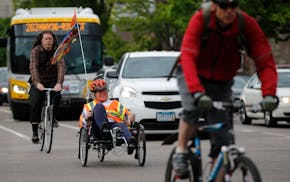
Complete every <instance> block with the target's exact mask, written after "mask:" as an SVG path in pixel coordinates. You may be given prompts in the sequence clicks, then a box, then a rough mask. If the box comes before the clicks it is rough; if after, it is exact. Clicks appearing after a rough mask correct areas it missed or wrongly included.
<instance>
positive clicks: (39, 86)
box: [36, 83, 44, 91]
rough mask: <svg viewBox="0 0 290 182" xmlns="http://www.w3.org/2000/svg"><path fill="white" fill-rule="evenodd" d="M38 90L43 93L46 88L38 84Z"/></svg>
mask: <svg viewBox="0 0 290 182" xmlns="http://www.w3.org/2000/svg"><path fill="white" fill-rule="evenodd" d="M36 88H37V89H38V90H40V91H43V90H44V86H43V85H42V84H41V83H37V84H36Z"/></svg>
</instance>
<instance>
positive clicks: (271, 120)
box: [264, 112, 277, 127]
mask: <svg viewBox="0 0 290 182" xmlns="http://www.w3.org/2000/svg"><path fill="white" fill-rule="evenodd" d="M264 120H265V125H266V126H267V127H272V126H276V125H277V121H275V120H274V118H273V116H272V113H271V112H265V113H264Z"/></svg>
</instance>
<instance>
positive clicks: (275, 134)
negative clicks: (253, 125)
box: [238, 129, 290, 139]
mask: <svg viewBox="0 0 290 182" xmlns="http://www.w3.org/2000/svg"><path fill="white" fill-rule="evenodd" d="M238 131H240V132H245V133H253V132H255V133H258V132H257V131H255V130H246V129H241V130H238ZM259 133H262V134H263V135H269V136H274V137H281V138H286V139H290V135H287V134H281V133H273V132H259Z"/></svg>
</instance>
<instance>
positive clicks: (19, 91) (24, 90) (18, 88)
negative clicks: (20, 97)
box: [13, 85, 28, 94]
mask: <svg viewBox="0 0 290 182" xmlns="http://www.w3.org/2000/svg"><path fill="white" fill-rule="evenodd" d="M13 92H15V93H17V94H27V93H28V89H27V88H24V87H21V86H19V85H13Z"/></svg>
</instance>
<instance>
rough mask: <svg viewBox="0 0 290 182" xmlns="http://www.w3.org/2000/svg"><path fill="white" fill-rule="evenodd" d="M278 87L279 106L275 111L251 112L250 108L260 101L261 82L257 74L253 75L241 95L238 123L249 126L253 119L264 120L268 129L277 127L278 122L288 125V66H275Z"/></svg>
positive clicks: (289, 87) (289, 112)
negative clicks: (241, 104) (241, 105)
mask: <svg viewBox="0 0 290 182" xmlns="http://www.w3.org/2000/svg"><path fill="white" fill-rule="evenodd" d="M277 72H278V87H277V96H278V97H279V100H280V102H279V105H278V107H277V109H276V110H274V111H273V112H272V113H270V112H265V113H263V112H252V110H251V109H250V107H252V105H255V104H257V103H259V102H260V101H262V95H261V82H260V80H259V79H258V76H257V74H254V75H253V76H252V77H251V78H250V80H249V82H248V83H247V85H246V86H245V88H244V90H243V91H242V94H241V101H242V103H243V108H242V109H240V121H241V123H242V124H251V123H252V120H254V119H264V120H265V125H266V126H268V127H271V126H275V125H277V122H278V121H286V122H288V123H290V66H289V67H288V66H286V67H285V66H283V67H279V66H277Z"/></svg>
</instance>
